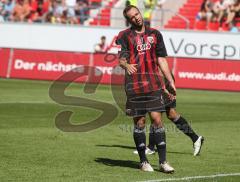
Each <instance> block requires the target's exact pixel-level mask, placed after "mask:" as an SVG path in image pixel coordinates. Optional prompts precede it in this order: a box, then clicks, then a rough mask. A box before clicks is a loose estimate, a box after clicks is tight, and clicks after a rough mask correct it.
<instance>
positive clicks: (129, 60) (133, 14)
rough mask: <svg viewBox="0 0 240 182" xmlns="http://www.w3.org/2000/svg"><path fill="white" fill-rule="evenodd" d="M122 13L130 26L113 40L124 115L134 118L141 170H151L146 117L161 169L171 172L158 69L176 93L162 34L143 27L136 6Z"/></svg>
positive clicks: (135, 139)
mask: <svg viewBox="0 0 240 182" xmlns="http://www.w3.org/2000/svg"><path fill="white" fill-rule="evenodd" d="M123 15H124V17H125V18H126V20H127V21H128V22H129V23H130V24H131V28H128V29H126V30H124V31H121V32H120V33H119V35H118V37H117V39H116V43H117V44H118V45H120V46H121V51H120V52H119V65H120V66H121V67H122V68H124V69H125V92H126V95H127V102H126V114H127V115H129V116H131V117H133V122H134V131H133V138H134V142H135V145H136V149H137V151H138V154H139V158H140V169H141V170H143V171H153V168H152V167H151V165H150V164H149V162H148V159H147V157H146V154H145V149H146V135H145V117H146V114H147V113H149V115H150V117H151V120H152V121H153V133H154V141H155V144H156V146H157V151H158V155H159V165H160V171H162V172H165V173H172V172H174V168H173V167H171V166H170V164H169V163H168V162H167V160H166V136H165V130H164V127H163V122H162V118H161V111H163V110H164V109H165V106H164V100H163V95H164V86H165V85H164V83H163V81H162V78H161V75H160V73H159V70H158V68H160V69H161V71H162V73H163V75H164V76H165V77H166V79H167V80H168V81H169V83H170V87H171V88H172V89H173V90H174V92H176V88H175V85H174V80H173V78H172V75H171V73H170V70H169V67H168V64H167V60H166V58H165V57H166V56H167V52H166V48H165V45H164V42H163V37H162V34H161V33H160V32H159V31H158V30H156V29H152V28H149V27H146V26H144V23H143V17H142V15H141V13H140V11H139V9H138V8H137V7H136V6H132V5H129V6H127V7H126V8H125V9H124V11H123Z"/></svg>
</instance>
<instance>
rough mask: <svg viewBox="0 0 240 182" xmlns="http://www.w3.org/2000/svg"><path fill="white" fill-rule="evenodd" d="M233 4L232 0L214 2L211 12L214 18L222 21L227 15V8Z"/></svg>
mask: <svg viewBox="0 0 240 182" xmlns="http://www.w3.org/2000/svg"><path fill="white" fill-rule="evenodd" d="M232 4H234V0H219V1H216V2H215V3H214V6H213V13H214V20H216V21H218V22H220V23H222V22H223V18H224V17H226V16H227V10H228V8H229V7H230V6H231V5H232Z"/></svg>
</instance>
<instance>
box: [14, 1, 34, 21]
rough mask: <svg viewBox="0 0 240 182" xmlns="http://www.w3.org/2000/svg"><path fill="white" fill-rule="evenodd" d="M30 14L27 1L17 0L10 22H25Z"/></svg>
mask: <svg viewBox="0 0 240 182" xmlns="http://www.w3.org/2000/svg"><path fill="white" fill-rule="evenodd" d="M30 13H31V7H30V2H29V0H17V1H16V5H15V7H14V9H13V11H12V14H11V16H10V19H11V20H12V21H20V22H22V21H27V20H28V18H29V16H30Z"/></svg>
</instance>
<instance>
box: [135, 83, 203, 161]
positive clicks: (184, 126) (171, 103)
mask: <svg viewBox="0 0 240 182" xmlns="http://www.w3.org/2000/svg"><path fill="white" fill-rule="evenodd" d="M164 80H165V85H166V89H167V90H168V92H169V94H168V96H167V97H165V104H166V115H167V118H168V119H169V120H171V121H172V122H173V123H174V124H175V125H176V126H177V128H178V129H179V130H180V131H182V132H183V133H184V134H185V135H187V136H188V137H189V138H190V139H191V140H192V142H193V149H194V150H193V155H194V156H197V155H199V154H200V151H201V147H202V144H203V141H204V138H203V136H199V135H197V134H196V133H195V132H194V130H193V129H192V128H191V126H190V125H189V123H188V122H187V120H186V119H185V118H184V117H182V116H181V115H180V114H179V113H178V112H177V111H176V97H174V94H175V93H174V90H172V88H171V87H170V85H169V82H168V80H167V79H164ZM165 96H166V95H165ZM154 145H155V141H154V132H153V125H151V126H150V130H149V145H148V147H147V148H146V151H145V153H146V154H149V155H151V154H154V153H155V150H154ZM134 153H135V154H137V151H134Z"/></svg>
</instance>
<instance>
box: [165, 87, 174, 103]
mask: <svg viewBox="0 0 240 182" xmlns="http://www.w3.org/2000/svg"><path fill="white" fill-rule="evenodd" d="M164 92H165V93H166V94H167V96H168V99H169V100H175V99H176V95H173V94H171V93H170V92H169V91H168V90H167V89H164Z"/></svg>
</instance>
